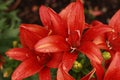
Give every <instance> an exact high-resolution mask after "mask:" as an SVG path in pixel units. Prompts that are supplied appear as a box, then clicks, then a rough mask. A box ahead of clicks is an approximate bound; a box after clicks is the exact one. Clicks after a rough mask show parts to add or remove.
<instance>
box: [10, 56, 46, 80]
mask: <svg viewBox="0 0 120 80" xmlns="http://www.w3.org/2000/svg"><path fill="white" fill-rule="evenodd" d="M43 66H44V65H40V64H39V63H38V61H37V59H36V58H29V59H27V60H25V61H24V62H22V63H21V64H20V65H19V66H18V67H17V69H16V70H15V71H14V72H13V74H12V80H19V79H21V80H22V79H24V78H27V77H29V76H32V75H34V74H35V73H37V72H39V71H40V70H41V69H42V68H43Z"/></svg>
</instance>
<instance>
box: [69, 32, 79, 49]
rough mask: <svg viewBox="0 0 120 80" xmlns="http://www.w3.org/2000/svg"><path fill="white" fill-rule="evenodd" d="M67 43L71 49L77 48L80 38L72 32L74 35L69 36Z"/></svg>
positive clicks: (76, 33)
mask: <svg viewBox="0 0 120 80" xmlns="http://www.w3.org/2000/svg"><path fill="white" fill-rule="evenodd" d="M68 43H69V44H70V45H71V46H73V47H78V46H79V45H80V36H79V33H78V32H77V31H74V33H71V34H70V35H69V37H68Z"/></svg>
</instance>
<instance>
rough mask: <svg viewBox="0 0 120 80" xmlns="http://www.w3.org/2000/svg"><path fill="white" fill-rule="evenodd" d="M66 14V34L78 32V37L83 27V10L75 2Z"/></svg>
mask: <svg viewBox="0 0 120 80" xmlns="http://www.w3.org/2000/svg"><path fill="white" fill-rule="evenodd" d="M70 10H71V11H70V12H69V14H68V18H67V22H68V29H69V30H68V32H69V33H72V32H74V31H76V30H78V31H79V32H80V33H79V34H80V35H81V34H82V31H83V29H84V27H85V18H84V9H83V5H82V3H81V2H80V1H76V3H75V4H74V5H73V7H72V8H71V9H70Z"/></svg>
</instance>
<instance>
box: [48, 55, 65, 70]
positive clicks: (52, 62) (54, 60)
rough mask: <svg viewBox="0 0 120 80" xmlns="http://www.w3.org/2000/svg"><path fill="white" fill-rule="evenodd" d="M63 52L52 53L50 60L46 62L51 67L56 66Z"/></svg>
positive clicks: (60, 60)
mask: <svg viewBox="0 0 120 80" xmlns="http://www.w3.org/2000/svg"><path fill="white" fill-rule="evenodd" d="M62 57H63V53H52V54H51V59H50V61H49V62H48V63H47V64H46V65H47V66H48V67H51V68H58V66H59V64H60V63H61V62H62Z"/></svg>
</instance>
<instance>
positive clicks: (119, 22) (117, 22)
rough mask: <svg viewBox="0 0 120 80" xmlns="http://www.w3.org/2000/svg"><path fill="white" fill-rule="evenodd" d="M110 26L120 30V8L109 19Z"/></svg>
mask: <svg viewBox="0 0 120 80" xmlns="http://www.w3.org/2000/svg"><path fill="white" fill-rule="evenodd" d="M109 26H111V27H112V28H114V29H115V30H116V31H118V32H120V10H118V11H117V12H116V13H115V14H114V16H113V17H112V18H111V20H110V21H109Z"/></svg>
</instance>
